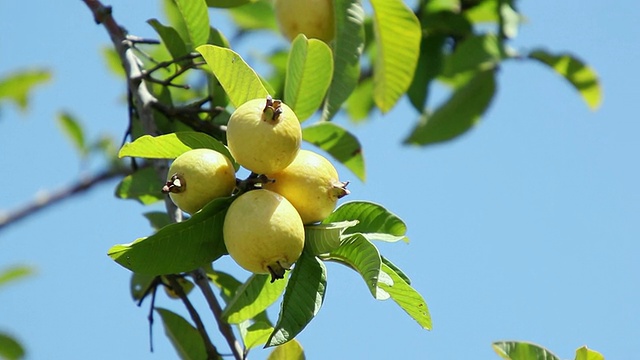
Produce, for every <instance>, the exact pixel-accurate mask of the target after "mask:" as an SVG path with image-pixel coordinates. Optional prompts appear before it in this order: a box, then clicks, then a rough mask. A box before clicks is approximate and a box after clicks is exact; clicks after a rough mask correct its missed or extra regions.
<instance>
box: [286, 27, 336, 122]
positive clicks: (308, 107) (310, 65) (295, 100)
mask: <svg viewBox="0 0 640 360" xmlns="http://www.w3.org/2000/svg"><path fill="white" fill-rule="evenodd" d="M332 74H333V59H332V53H331V49H330V48H329V46H328V45H327V44H325V43H324V42H323V41H320V40H318V39H307V38H306V37H305V36H304V35H303V34H300V35H298V36H297V37H296V38H295V39H294V40H293V42H292V43H291V51H290V52H289V60H288V62H287V75H286V77H285V84H284V102H285V103H286V104H288V105H289V106H290V107H291V108H292V109H293V110H294V112H295V113H296V115H297V116H298V120H300V122H303V121H304V120H306V119H308V118H309V117H311V115H313V113H314V112H316V111H317V110H318V108H320V105H321V104H322V101H323V100H324V97H325V94H326V93H327V89H329V84H330V83H331V75H332Z"/></svg>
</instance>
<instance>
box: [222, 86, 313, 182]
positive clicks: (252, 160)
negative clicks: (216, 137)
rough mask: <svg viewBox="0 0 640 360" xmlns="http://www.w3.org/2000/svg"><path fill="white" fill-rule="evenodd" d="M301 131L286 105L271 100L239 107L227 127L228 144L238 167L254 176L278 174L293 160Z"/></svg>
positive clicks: (300, 137) (255, 100) (261, 100)
mask: <svg viewBox="0 0 640 360" xmlns="http://www.w3.org/2000/svg"><path fill="white" fill-rule="evenodd" d="M301 142H302V128H301V127H300V122H299V121H298V117H297V116H296V114H295V113H294V112H293V110H291V108H290V107H288V106H287V105H286V104H284V103H282V102H281V101H279V100H273V99H271V97H267V98H266V99H264V98H262V99H253V100H249V101H247V102H246V103H244V104H242V105H240V106H239V107H238V108H237V109H236V110H235V111H234V112H233V114H231V117H230V118H229V123H228V124H227V145H228V146H229V151H230V152H231V155H232V156H233V157H234V158H235V160H236V161H237V162H238V164H240V165H242V166H243V167H245V168H246V169H248V170H251V171H252V172H254V173H256V174H265V173H270V172H275V171H280V170H282V169H284V168H285V167H287V166H288V165H289V164H290V163H291V162H292V161H293V159H295V157H296V155H297V154H298V151H299V150H300V144H301Z"/></svg>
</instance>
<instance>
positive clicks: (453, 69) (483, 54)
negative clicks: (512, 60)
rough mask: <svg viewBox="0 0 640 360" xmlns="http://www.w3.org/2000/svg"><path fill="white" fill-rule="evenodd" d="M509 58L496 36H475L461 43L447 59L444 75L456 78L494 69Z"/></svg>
mask: <svg viewBox="0 0 640 360" xmlns="http://www.w3.org/2000/svg"><path fill="white" fill-rule="evenodd" d="M507 57H509V55H508V54H507V53H506V52H505V50H504V49H503V47H502V45H501V44H500V41H499V40H498V37H497V36H496V35H494V34H485V35H478V36H473V37H469V38H467V39H466V40H465V41H463V42H462V43H460V45H459V46H458V47H457V48H456V51H455V52H454V53H453V54H452V55H451V56H450V57H448V58H447V59H446V61H445V66H444V70H443V73H444V76H445V77H454V76H455V75H457V74H461V73H465V72H469V71H477V70H488V69H493V68H495V67H496V66H497V64H498V63H500V61H502V60H503V59H505V58H507Z"/></svg>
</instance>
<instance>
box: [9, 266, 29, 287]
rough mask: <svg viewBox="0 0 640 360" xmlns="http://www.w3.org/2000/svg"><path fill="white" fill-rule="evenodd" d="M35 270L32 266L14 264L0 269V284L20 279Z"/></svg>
mask: <svg viewBox="0 0 640 360" xmlns="http://www.w3.org/2000/svg"><path fill="white" fill-rule="evenodd" d="M34 272H35V271H34V270H33V268H32V267H30V266H26V265H14V266H12V267H9V268H7V269H4V270H2V271H0V286H4V285H6V284H8V283H10V282H12V281H18V280H21V279H23V278H25V277H27V276H30V275H33V273H34Z"/></svg>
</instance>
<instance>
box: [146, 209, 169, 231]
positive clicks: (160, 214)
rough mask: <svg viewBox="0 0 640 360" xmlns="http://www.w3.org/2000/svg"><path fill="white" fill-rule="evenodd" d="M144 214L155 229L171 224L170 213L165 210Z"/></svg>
mask: <svg viewBox="0 0 640 360" xmlns="http://www.w3.org/2000/svg"><path fill="white" fill-rule="evenodd" d="M142 215H144V217H145V218H146V219H147V220H148V221H149V224H150V225H151V227H152V228H153V230H155V231H158V230H160V229H161V228H163V227H165V226H167V225H169V224H171V219H170V218H169V215H168V214H167V213H166V212H164V211H150V212H147V213H144V214H142Z"/></svg>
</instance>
